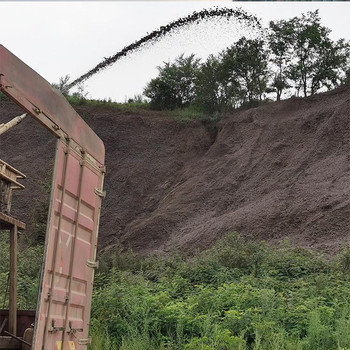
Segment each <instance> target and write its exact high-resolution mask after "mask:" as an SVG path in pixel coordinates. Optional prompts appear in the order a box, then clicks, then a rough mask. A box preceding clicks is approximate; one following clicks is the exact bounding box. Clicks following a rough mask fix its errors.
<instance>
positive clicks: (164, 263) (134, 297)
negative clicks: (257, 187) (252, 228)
mask: <svg viewBox="0 0 350 350" xmlns="http://www.w3.org/2000/svg"><path fill="white" fill-rule="evenodd" d="M23 239H24V237H23V238H22V240H23ZM0 240H1V246H0V289H1V290H2V291H3V296H5V292H6V289H7V279H8V262H9V256H8V255H9V238H8V232H2V233H1V234H0ZM25 245H26V244H23V242H22V244H21V246H22V249H20V252H19V282H18V285H19V307H20V308H34V306H35V303H36V295H37V285H38V281H39V274H40V265H41V258H42V246H41V245H37V246H31V247H29V248H28V247H27V248H23V247H24V246H25ZM349 282H350V250H349V249H348V248H346V249H344V250H343V251H342V252H341V253H340V254H339V255H338V256H337V257H336V258H334V259H332V260H327V259H325V258H324V257H322V256H321V255H318V254H316V253H313V252H311V251H307V250H304V249H299V248H291V247H290V245H289V244H288V242H282V243H281V244H280V245H279V246H278V247H271V246H267V245H266V244H265V243H264V242H260V243H254V242H250V241H247V240H246V239H244V238H242V237H241V236H240V235H238V234H235V233H234V234H229V235H227V236H226V237H224V238H223V239H221V240H220V241H218V242H217V244H216V245H215V246H214V247H212V248H211V249H209V250H206V251H204V252H201V253H198V254H196V255H195V256H194V257H192V258H185V257H183V256H181V254H179V253H176V252H175V253H173V254H172V256H171V257H168V258H164V257H163V258H162V257H147V258H140V257H137V256H136V255H135V254H134V253H133V252H132V251H128V252H122V251H121V249H117V248H116V249H114V250H113V251H112V252H111V251H109V252H106V253H105V254H103V255H102V257H101V267H100V271H99V272H98V273H97V274H96V276H95V288H94V295H93V300H92V318H91V335H92V337H93V343H92V345H91V347H90V350H112V349H113V350H115V349H120V350H128V349H130V350H131V349H132V350H135V349H136V350H137V349H140V350H144V349H147V350H160V349H163V350H165V349H169V350H170V349H172V350H200V349H203V350H204V349H205V350H211V349H212V350H214V349H219V350H220V349H221V350H231V349H232V350H236V349H237V350H238V349H239V350H248V349H249V350H258V349H261V350H277V349H281V350H282V349H283V350H284V349H285V350H288V349H290V350H332V349H334V350H336V349H337V350H347V349H350V336H349V334H350V303H349V300H350V283H349ZM2 304H3V305H1V306H2V307H7V299H6V298H4V299H3V300H2Z"/></svg>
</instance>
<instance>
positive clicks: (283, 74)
mask: <svg viewBox="0 0 350 350" xmlns="http://www.w3.org/2000/svg"><path fill="white" fill-rule="evenodd" d="M269 27H270V33H269V35H268V47H269V49H270V53H271V55H270V62H272V64H273V68H272V71H273V80H272V83H271V88H272V90H273V91H275V92H276V93H277V101H279V100H280V99H281V96H282V93H283V91H284V90H285V89H287V88H289V87H290V85H289V83H288V64H289V62H290V60H291V58H292V55H293V50H292V44H293V26H292V25H291V23H290V22H289V21H285V20H281V21H278V22H273V21H271V22H270V24H269Z"/></svg>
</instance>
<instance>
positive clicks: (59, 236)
mask: <svg viewBox="0 0 350 350" xmlns="http://www.w3.org/2000/svg"><path fill="white" fill-rule="evenodd" d="M54 176H55V180H54V185H53V191H52V203H51V208H50V217H49V227H48V232H47V235H46V236H47V241H46V254H45V255H46V256H45V264H44V269H43V275H42V292H41V295H40V297H39V303H38V305H40V307H39V310H38V315H37V322H36V328H35V340H34V345H33V349H34V350H41V349H62V350H65V349H67V350H71V349H72V348H73V344H74V348H75V349H76V350H80V349H86V346H84V345H79V339H80V340H82V339H84V340H86V339H88V328H89V320H90V304H91V295H92V283H93V276H94V268H93V263H94V262H95V261H96V246H97V234H98V221H99V213H100V207H101V197H100V196H99V194H98V190H101V189H102V186H103V172H102V171H101V169H100V168H99V167H96V165H94V164H93V162H91V159H89V157H88V156H87V154H86V153H82V152H78V151H77V150H76V147H74V146H73V145H72V144H71V143H69V142H68V143H65V142H62V141H58V146H57V155H56V168H55V175H54Z"/></svg>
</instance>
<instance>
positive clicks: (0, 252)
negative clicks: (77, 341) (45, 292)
mask: <svg viewBox="0 0 350 350" xmlns="http://www.w3.org/2000/svg"><path fill="white" fill-rule="evenodd" d="M25 239H26V238H25V237H22V239H21V244H20V251H19V254H18V282H17V288H18V308H19V309H35V307H36V299H37V293H38V284H39V279H40V266H41V262H42V257H43V246H41V245H34V246H31V245H29V244H28V242H24V240H25ZM0 242H1V244H0V291H1V293H0V308H4V309H6V308H8V302H9V300H8V287H9V279H8V277H9V265H10V233H9V232H8V231H0Z"/></svg>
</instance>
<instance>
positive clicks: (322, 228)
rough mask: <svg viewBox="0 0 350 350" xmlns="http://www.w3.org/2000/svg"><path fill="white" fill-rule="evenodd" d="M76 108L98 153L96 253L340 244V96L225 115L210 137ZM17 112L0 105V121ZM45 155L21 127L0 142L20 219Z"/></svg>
mask: <svg viewBox="0 0 350 350" xmlns="http://www.w3.org/2000/svg"><path fill="white" fill-rule="evenodd" d="M77 111H78V113H79V114H80V115H81V116H82V117H83V118H84V119H85V120H86V121H87V123H88V124H89V125H90V126H91V127H92V128H93V129H94V130H95V131H96V133H97V134H98V135H99V136H100V137H101V138H102V140H103V141H104V142H105V145H106V152H107V158H106V164H107V176H106V185H105V189H106V190H107V197H106V199H105V201H104V206H103V212H102V217H101V227H100V240H99V243H100V247H103V248H106V247H112V246H113V245H115V244H117V243H121V244H122V245H123V246H125V247H129V246H130V247H132V248H133V249H135V250H136V251H138V252H140V253H142V254H148V253H151V252H161V253H166V252H168V251H170V250H171V249H173V247H178V248H180V249H181V250H184V251H187V252H192V251H194V250H196V249H203V248H206V247H208V246H210V245H211V244H212V243H213V242H214V241H215V240H216V239H217V238H219V237H220V236H221V235H222V234H224V233H226V232H229V231H239V232H241V233H242V234H244V235H246V236H249V237H253V238H254V239H259V240H260V239H264V240H267V241H272V242H274V241H276V240H280V239H282V238H285V237H289V239H290V241H291V242H292V243H293V244H295V245H298V246H304V247H311V248H314V249H317V250H322V251H325V252H333V251H336V250H337V249H339V248H340V247H341V246H342V245H343V244H344V243H345V242H349V241H350V232H349V226H350V166H349V164H350V163H349V160H350V89H345V88H343V89H338V90H336V91H333V92H329V93H326V94H321V95H318V96H315V97H312V98H307V99H301V98H300V99H291V100H287V101H281V102H278V103H271V104H267V105H264V106H262V107H259V108H254V109H250V110H247V111H242V112H237V113H234V114H232V115H229V116H227V117H225V118H224V119H223V120H221V121H220V122H219V123H218V125H217V128H218V129H217V135H214V136H215V137H214V138H213V134H212V133H211V132H208V129H207V128H206V127H205V125H203V123H201V122H200V121H192V122H189V123H180V122H178V121H176V120H173V119H172V118H170V117H167V116H165V115H162V114H158V113H152V112H145V111H140V112H138V113H127V112H122V111H120V110H117V109H113V108H107V107H88V106H83V107H79V108H77ZM19 113H21V110H20V109H19V108H18V107H17V106H15V105H13V104H12V103H9V102H0V123H1V122H4V121H7V120H9V119H10V118H11V117H13V116H15V115H18V114H19ZM53 153H54V139H53V137H51V136H50V135H49V133H48V132H47V131H46V130H44V128H42V127H41V126H40V125H39V124H38V123H37V122H35V121H34V120H32V119H30V118H27V119H26V120H25V121H24V122H22V124H20V125H19V126H17V127H16V128H15V129H13V130H11V131H9V132H8V133H7V134H5V135H3V136H2V137H1V144H0V157H1V158H2V159H4V160H5V161H8V162H9V163H11V164H12V165H13V166H15V167H17V168H18V169H19V170H21V171H23V172H24V173H26V174H27V176H28V179H27V180H26V185H27V188H26V190H25V191H23V192H22V193H21V194H18V195H16V197H15V199H14V201H15V203H16V204H15V207H14V213H15V214H16V215H17V216H18V217H21V218H24V219H25V220H26V221H27V222H30V214H31V212H32V208H33V207H34V202H35V198H38V196H41V195H42V194H41V190H40V184H39V180H40V179H42V177H43V176H44V175H45V173H47V171H48V169H49V168H50V166H51V164H52V159H53Z"/></svg>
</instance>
